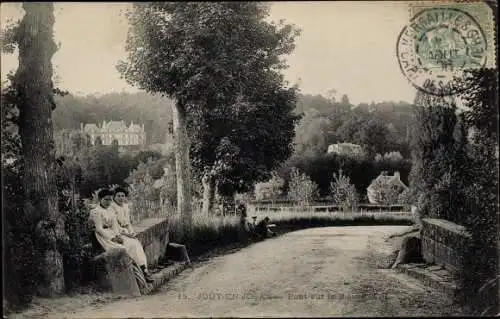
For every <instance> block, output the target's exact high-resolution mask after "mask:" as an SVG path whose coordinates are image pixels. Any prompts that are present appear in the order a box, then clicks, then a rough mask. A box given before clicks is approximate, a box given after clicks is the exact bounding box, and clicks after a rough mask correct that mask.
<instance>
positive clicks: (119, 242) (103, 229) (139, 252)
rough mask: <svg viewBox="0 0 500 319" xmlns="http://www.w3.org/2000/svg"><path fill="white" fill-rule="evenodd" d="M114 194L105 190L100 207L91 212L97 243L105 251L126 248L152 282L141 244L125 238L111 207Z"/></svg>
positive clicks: (100, 198) (101, 193)
mask: <svg viewBox="0 0 500 319" xmlns="http://www.w3.org/2000/svg"><path fill="white" fill-rule="evenodd" d="M113 195H114V192H112V191H110V190H108V189H104V190H101V191H100V192H99V194H98V198H99V205H97V207H96V208H94V209H93V210H92V211H91V212H90V218H91V220H92V221H93V222H94V226H95V234H96V238H97V241H98V242H99V244H101V246H102V247H103V248H104V250H109V249H112V248H125V250H126V251H127V253H128V254H129V255H130V257H132V259H133V260H134V261H135V262H136V263H137V265H138V266H139V267H141V269H142V271H143V273H144V277H145V278H146V281H148V282H152V281H153V280H152V278H151V276H150V274H149V273H148V271H147V260H146V255H145V254H144V249H143V248H142V245H141V243H140V242H139V240H137V239H136V238H132V237H127V236H123V235H124V234H123V233H122V231H121V229H120V225H119V224H118V220H117V213H116V210H115V209H114V208H113V207H111V205H112V203H113Z"/></svg>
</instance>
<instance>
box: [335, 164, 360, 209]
mask: <svg viewBox="0 0 500 319" xmlns="http://www.w3.org/2000/svg"><path fill="white" fill-rule="evenodd" d="M330 191H331V196H332V198H333V202H334V203H335V204H336V205H340V206H341V207H342V210H343V211H355V210H356V209H357V206H358V204H359V196H358V192H357V191H356V187H355V186H354V185H353V184H351V180H350V178H349V176H346V175H344V174H343V172H342V170H339V171H338V173H337V174H335V173H334V174H333V181H332V183H331V184H330Z"/></svg>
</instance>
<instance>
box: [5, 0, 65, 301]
mask: <svg viewBox="0 0 500 319" xmlns="http://www.w3.org/2000/svg"><path fill="white" fill-rule="evenodd" d="M23 9H24V10H25V15H24V17H23V20H22V21H21V23H20V25H19V27H18V28H17V32H16V36H15V40H16V43H17V44H18V48H19V67H18V69H17V72H16V74H15V78H14V87H15V89H16V92H17V94H18V107H19V111H20V114H19V135H20V138H21V144H22V155H23V156H22V159H23V167H24V170H23V177H22V182H23V186H24V195H25V196H24V211H25V215H26V216H29V217H30V218H31V220H32V221H33V223H34V224H35V225H36V232H35V236H36V237H37V240H36V241H35V243H36V245H37V247H34V248H35V249H36V250H37V251H38V252H39V253H40V255H41V256H40V260H39V266H40V268H41V269H42V272H43V273H42V279H43V281H42V283H41V285H40V286H39V288H38V289H37V290H38V292H39V293H40V294H41V295H44V296H53V295H56V294H59V293H62V292H63V291H64V276H63V260H62V254H61V252H60V250H61V243H63V242H64V240H65V238H66V237H65V230H64V229H65V228H64V219H63V218H62V216H61V215H60V213H59V210H58V194H57V188H56V180H55V170H54V168H55V167H54V165H55V149H54V140H53V125H52V118H51V115H52V111H53V109H54V107H55V104H54V101H53V83H52V74H53V70H52V63H51V59H52V56H53V55H54V53H55V52H56V50H57V46H56V44H55V43H54V39H53V25H54V12H53V11H54V5H53V4H52V3H24V4H23Z"/></svg>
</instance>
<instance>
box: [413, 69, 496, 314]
mask: <svg viewBox="0 0 500 319" xmlns="http://www.w3.org/2000/svg"><path fill="white" fill-rule="evenodd" d="M462 84H463V85H464V87H463V89H464V90H463V93H462V94H461V98H462V101H463V102H464V104H465V106H466V107H467V108H468V109H467V110H466V111H464V112H462V113H461V114H460V115H457V112H456V111H457V109H456V107H455V106H454V105H453V103H449V101H447V100H445V99H444V98H439V97H431V96H426V95H424V94H420V95H419V96H418V99H417V103H416V104H417V105H419V106H420V107H419V108H418V109H417V119H418V121H417V122H418V128H419V131H418V133H419V134H414V136H415V140H414V151H415V152H414V158H415V161H414V162H415V165H414V168H413V171H412V180H413V181H414V183H413V186H414V187H415V190H416V194H417V198H418V203H417V205H418V208H419V213H420V215H421V216H420V217H433V218H443V219H447V220H450V221H452V222H455V223H457V224H459V225H463V226H465V227H466V228H467V230H468V231H469V232H470V233H471V234H472V245H471V246H468V247H463V249H464V250H466V254H465V255H466V259H467V261H466V266H465V270H466V271H465V275H464V276H463V277H462V278H461V284H462V287H463V288H464V289H463V290H462V295H461V297H462V298H463V299H462V301H463V302H465V303H466V304H467V305H468V306H469V307H470V310H471V312H472V313H475V314H481V313H482V309H485V308H487V307H489V308H490V311H491V312H489V314H497V313H498V310H499V309H498V290H497V289H490V290H489V291H490V293H488V294H480V293H478V292H479V288H480V287H481V285H483V284H484V283H485V282H487V281H488V280H492V279H493V278H496V276H497V274H498V104H497V97H498V92H497V78H496V70H480V71H474V72H470V73H469V74H467V75H466V77H465V78H464V80H463V83H462Z"/></svg>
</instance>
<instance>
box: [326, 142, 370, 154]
mask: <svg viewBox="0 0 500 319" xmlns="http://www.w3.org/2000/svg"><path fill="white" fill-rule="evenodd" d="M327 153H328V154H337V155H347V156H353V157H361V156H364V154H365V153H364V150H363V147H361V145H358V144H353V143H337V144H331V145H329V146H328V150H327Z"/></svg>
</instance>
